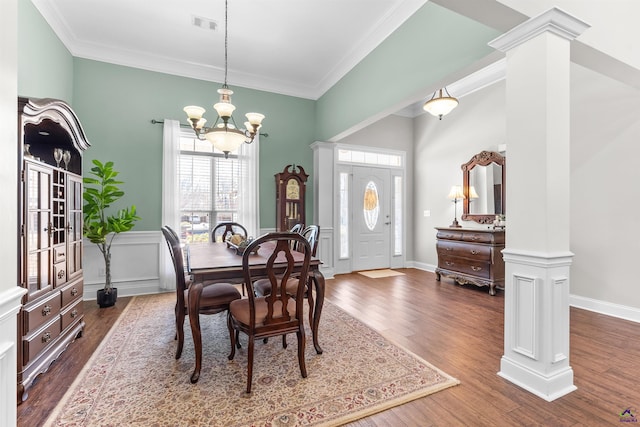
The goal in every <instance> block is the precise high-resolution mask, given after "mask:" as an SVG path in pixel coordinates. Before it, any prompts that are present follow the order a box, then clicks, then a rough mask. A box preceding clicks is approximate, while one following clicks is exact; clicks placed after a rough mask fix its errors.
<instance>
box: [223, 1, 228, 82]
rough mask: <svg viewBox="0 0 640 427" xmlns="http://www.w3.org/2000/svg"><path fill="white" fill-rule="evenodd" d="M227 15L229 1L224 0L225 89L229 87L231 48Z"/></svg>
mask: <svg viewBox="0 0 640 427" xmlns="http://www.w3.org/2000/svg"><path fill="white" fill-rule="evenodd" d="M227 14H228V0H224V86H223V87H225V88H228V87H229V86H228V85H227V69H228V68H229V67H228V59H227V51H228V47H229V42H228V39H229V35H228V31H229V29H228V27H229V19H228V18H227Z"/></svg>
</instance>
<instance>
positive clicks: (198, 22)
mask: <svg viewBox="0 0 640 427" xmlns="http://www.w3.org/2000/svg"><path fill="white" fill-rule="evenodd" d="M191 23H192V24H193V25H195V26H196V27H200V28H203V29H205V30H211V31H217V30H218V23H217V22H216V21H214V20H213V19H209V18H204V17H202V16H195V15H194V16H192V17H191Z"/></svg>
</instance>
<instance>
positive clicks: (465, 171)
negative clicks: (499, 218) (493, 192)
mask: <svg viewBox="0 0 640 427" xmlns="http://www.w3.org/2000/svg"><path fill="white" fill-rule="evenodd" d="M491 163H496V164H497V165H498V166H501V167H502V191H501V197H502V212H499V213H486V214H482V213H480V214H478V213H473V214H472V213H469V201H470V199H469V173H470V171H471V170H472V169H473V168H474V167H476V166H489V165H490V164H491ZM461 168H462V185H463V192H464V199H463V210H462V219H463V220H465V221H475V222H478V223H480V224H492V223H493V220H494V219H495V217H496V215H498V214H502V215H504V214H505V207H506V203H505V201H506V199H505V195H506V184H507V180H506V169H507V168H506V158H505V157H504V156H502V155H500V154H499V153H496V152H495V151H481V152H480V153H478V154H476V155H475V156H473V157H472V158H471V160H469V161H468V162H467V163H465V164H463V165H462V166H461Z"/></svg>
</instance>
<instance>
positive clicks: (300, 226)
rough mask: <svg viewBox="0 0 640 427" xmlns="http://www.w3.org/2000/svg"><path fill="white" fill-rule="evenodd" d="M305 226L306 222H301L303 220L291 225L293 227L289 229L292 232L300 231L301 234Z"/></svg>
mask: <svg viewBox="0 0 640 427" xmlns="http://www.w3.org/2000/svg"><path fill="white" fill-rule="evenodd" d="M303 228H304V224H303V223H301V222H299V223H297V224H294V226H293V227H291V228H290V229H289V231H290V232H291V233H298V234H300V232H301V231H302V229H303Z"/></svg>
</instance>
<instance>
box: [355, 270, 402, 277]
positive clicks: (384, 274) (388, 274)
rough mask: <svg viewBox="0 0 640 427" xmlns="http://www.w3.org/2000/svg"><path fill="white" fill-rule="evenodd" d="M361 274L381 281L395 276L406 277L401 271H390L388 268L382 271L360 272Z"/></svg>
mask: <svg viewBox="0 0 640 427" xmlns="http://www.w3.org/2000/svg"><path fill="white" fill-rule="evenodd" d="M358 273H359V274H362V275H363V276H367V277H369V278H371V279H380V278H382V277H393V276H404V273H401V272H399V271H394V270H389V269H388V268H383V269H380V270H366V271H358Z"/></svg>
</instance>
